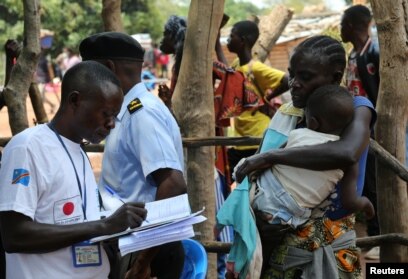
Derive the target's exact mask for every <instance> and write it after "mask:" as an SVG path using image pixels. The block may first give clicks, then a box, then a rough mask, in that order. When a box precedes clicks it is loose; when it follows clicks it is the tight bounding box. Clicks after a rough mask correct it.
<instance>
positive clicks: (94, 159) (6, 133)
mask: <svg viewBox="0 0 408 279" xmlns="http://www.w3.org/2000/svg"><path fill="white" fill-rule="evenodd" d="M45 94H46V97H47V99H48V100H49V101H50V103H52V104H53V105H54V108H53V107H52V106H51V105H49V104H47V103H45V104H44V108H45V111H46V113H47V115H48V119H49V120H51V119H52V117H53V116H54V114H55V112H56V110H57V108H58V106H59V92H57V93H54V92H46V93H45ZM155 94H157V93H156V92H155ZM27 114H28V119H29V125H30V127H32V126H34V121H33V119H34V118H35V116H34V112H33V109H32V106H31V103H30V102H29V100H28V101H27ZM0 137H11V130H10V126H9V122H8V113H7V108H3V109H2V110H1V111H0ZM88 155H89V158H90V160H91V163H92V167H93V169H94V172H95V176H96V178H97V179H98V178H99V174H100V171H101V166H102V153H89V154H88ZM356 232H357V237H364V236H367V234H366V228H365V225H364V224H363V223H357V225H356ZM365 253H366V252H362V254H361V264H362V268H363V274H365V263H366V262H378V261H373V260H365V259H364V254H365ZM363 278H365V276H363Z"/></svg>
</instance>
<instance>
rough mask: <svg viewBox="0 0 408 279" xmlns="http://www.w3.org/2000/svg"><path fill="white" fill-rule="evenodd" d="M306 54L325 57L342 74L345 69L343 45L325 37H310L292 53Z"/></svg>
mask: <svg viewBox="0 0 408 279" xmlns="http://www.w3.org/2000/svg"><path fill="white" fill-rule="evenodd" d="M298 52H307V53H311V54H313V55H314V56H316V57H327V58H328V62H329V63H330V64H332V65H336V66H338V67H339V69H341V71H342V72H344V69H345V68H346V51H345V50H344V47H343V45H342V44H341V43H340V42H339V41H338V40H336V39H333V38H332V37H329V36H326V35H318V36H313V37H310V38H308V39H306V40H304V41H303V42H301V43H300V44H299V45H298V46H297V47H296V48H295V49H294V51H293V53H298Z"/></svg>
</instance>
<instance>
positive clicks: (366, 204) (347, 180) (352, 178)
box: [340, 163, 375, 219]
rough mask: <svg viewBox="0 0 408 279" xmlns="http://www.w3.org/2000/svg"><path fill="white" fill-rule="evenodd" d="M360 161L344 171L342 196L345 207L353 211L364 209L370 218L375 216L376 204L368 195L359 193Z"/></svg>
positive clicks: (341, 188) (341, 187)
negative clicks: (359, 194) (363, 195)
mask: <svg viewBox="0 0 408 279" xmlns="http://www.w3.org/2000/svg"><path fill="white" fill-rule="evenodd" d="M357 178H358V163H355V164H353V165H352V166H351V167H349V168H348V169H346V170H345V171H344V176H343V179H342V181H341V186H340V198H341V203H342V204H343V207H344V208H345V209H347V210H348V211H351V212H359V211H363V212H364V213H365V215H366V217H367V218H368V219H371V218H373V217H374V214H375V211H374V206H373V204H372V203H371V202H370V200H369V199H367V198H366V197H359V196H358V195H357V189H356V187H357Z"/></svg>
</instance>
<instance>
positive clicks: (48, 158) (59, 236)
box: [0, 61, 146, 279]
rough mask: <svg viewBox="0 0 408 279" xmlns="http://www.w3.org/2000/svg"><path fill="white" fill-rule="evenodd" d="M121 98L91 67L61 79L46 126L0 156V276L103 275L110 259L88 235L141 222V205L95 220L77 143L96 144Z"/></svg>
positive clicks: (106, 74)
mask: <svg viewBox="0 0 408 279" xmlns="http://www.w3.org/2000/svg"><path fill="white" fill-rule="evenodd" d="M122 101H123V93H122V90H121V89H120V83H119V81H118V80H117V78H116V77H115V76H114V75H113V74H112V72H111V71H110V70H109V69H108V68H106V67H104V66H102V65H101V64H99V63H97V62H91V61H88V62H82V63H79V64H77V65H75V66H74V67H72V68H71V69H70V70H68V71H67V73H66V74H65V76H64V79H63V82H62V97H61V106H60V108H59V110H58V112H57V114H56V115H55V117H54V119H53V120H52V121H51V122H50V123H49V124H43V125H38V126H35V127H32V128H29V129H26V130H24V131H23V132H21V133H19V134H18V135H16V136H15V137H13V138H12V140H11V141H10V143H8V145H7V146H6V148H5V149H4V152H3V158H2V167H1V170H0V230H1V236H2V241H3V245H4V248H5V250H6V252H7V254H6V264H7V266H6V272H7V275H6V276H7V278H16V279H22V278H33V279H37V278H107V277H108V274H109V269H110V268H109V262H108V259H107V256H106V253H105V251H104V250H103V248H102V247H101V245H100V244H99V243H97V244H92V243H89V242H88V241H87V240H89V239H90V238H93V237H96V236H101V235H107V234H113V233H116V232H120V231H123V230H125V229H127V228H129V227H131V228H134V227H137V226H139V225H140V224H141V222H142V221H143V219H144V218H145V216H146V210H145V209H144V208H143V204H137V203H127V204H124V205H122V206H121V207H120V208H119V209H118V210H117V211H116V212H115V213H114V214H113V215H112V216H111V217H108V218H105V219H102V220H100V216H99V193H98V187H97V184H96V181H95V177H94V175H93V172H92V169H91V165H90V162H89V160H88V158H87V156H86V153H85V152H84V151H83V150H82V148H81V143H82V142H83V140H87V141H89V142H92V143H99V142H100V141H102V140H103V139H104V138H105V137H106V136H107V135H108V134H109V132H110V130H111V129H113V128H114V126H115V117H116V115H117V114H118V113H119V110H120V107H121V104H122Z"/></svg>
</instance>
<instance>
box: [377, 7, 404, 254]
mask: <svg viewBox="0 0 408 279" xmlns="http://www.w3.org/2000/svg"><path fill="white" fill-rule="evenodd" d="M371 4H372V7H373V11H374V16H375V22H376V24H377V30H378V37H379V41H380V48H381V55H380V76H381V83H380V92H379V95H378V101H377V112H378V121H377V126H376V139H377V141H378V143H379V144H380V145H381V146H383V147H384V148H385V149H386V150H387V151H388V152H390V153H391V154H392V155H393V156H394V157H396V158H397V159H398V160H399V161H400V162H405V128H406V123H407V118H408V117H407V116H408V98H407V97H406V92H405V90H406V88H408V68H407V60H408V46H407V44H406V42H407V41H408V38H407V37H408V22H407V18H408V0H395V1H382V0H371ZM396 73H398V74H397V75H396ZM377 170H378V171H377V181H378V182H377V197H378V218H379V222H380V228H381V234H388V233H405V234H406V233H408V203H407V184H406V182H404V181H402V180H401V179H400V178H399V177H398V176H397V175H396V174H395V173H394V172H393V171H391V170H390V169H388V168H386V167H385V166H384V164H383V163H382V162H378V166H377ZM380 256H381V261H382V262H408V247H407V246H402V245H397V244H387V245H381V255H380Z"/></svg>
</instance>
